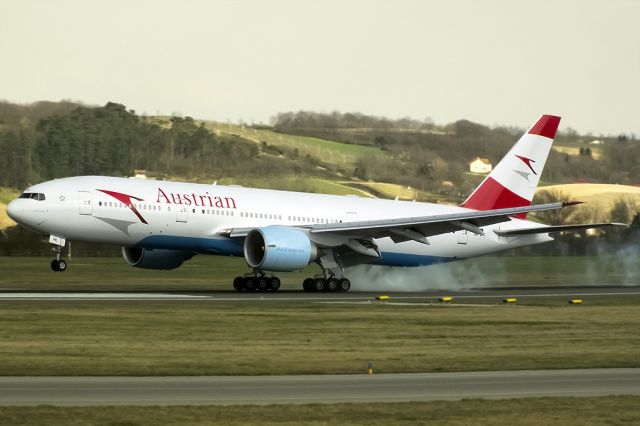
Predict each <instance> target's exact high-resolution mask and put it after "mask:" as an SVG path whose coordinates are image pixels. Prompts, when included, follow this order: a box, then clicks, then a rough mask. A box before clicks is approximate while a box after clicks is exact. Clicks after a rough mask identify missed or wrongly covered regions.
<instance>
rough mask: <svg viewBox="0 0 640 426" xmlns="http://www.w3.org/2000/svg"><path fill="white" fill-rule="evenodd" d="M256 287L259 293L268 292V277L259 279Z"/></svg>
mask: <svg viewBox="0 0 640 426" xmlns="http://www.w3.org/2000/svg"><path fill="white" fill-rule="evenodd" d="M256 287H257V288H258V291H268V290H269V279H268V278H267V277H258V279H257V283H256Z"/></svg>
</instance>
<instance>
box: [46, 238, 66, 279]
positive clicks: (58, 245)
mask: <svg viewBox="0 0 640 426" xmlns="http://www.w3.org/2000/svg"><path fill="white" fill-rule="evenodd" d="M49 242H50V243H51V244H53V247H52V248H51V251H53V252H54V253H55V254H56V258H55V259H53V260H52V261H51V269H52V270H53V271H55V272H64V271H66V270H67V262H66V261H65V260H64V259H62V248H63V247H64V245H65V243H66V240H65V239H64V238H61V237H56V236H54V235H51V236H50V237H49Z"/></svg>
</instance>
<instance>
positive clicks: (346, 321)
mask: <svg viewBox="0 0 640 426" xmlns="http://www.w3.org/2000/svg"><path fill="white" fill-rule="evenodd" d="M634 300H635V301H634ZM634 300H621V299H616V300H615V301H607V300H606V299H604V300H603V301H601V302H600V303H592V302H591V301H587V303H586V304H585V305H581V306H571V305H568V304H567V303H566V298H556V299H554V300H549V301H546V302H544V301H538V300H530V301H529V302H525V301H524V300H523V302H524V304H523V305H517V306H506V305H503V304H500V303H499V299H497V300H495V301H493V303H490V304H487V305H480V306H475V305H474V306H455V304H454V305H437V304H436V305H423V304H416V305H394V304H379V303H373V302H372V303H365V304H332V303H316V302H313V301H306V300H303V301H288V302H282V301H261V300H259V299H258V300H254V301H212V300H209V301H204V300H196V301H94V302H87V301H14V302H11V303H3V304H2V305H0V375H63V376H64V375H141V376H145V375H280V374H357V373H364V372H365V371H366V366H367V362H368V361H369V360H372V361H373V362H374V363H375V364H376V371H378V372H380V373H398V372H437V371H473V370H519V369H537V368H543V369H554V368H595V367H640V358H638V353H639V351H640V305H639V304H638V300H637V298H636V299H634Z"/></svg>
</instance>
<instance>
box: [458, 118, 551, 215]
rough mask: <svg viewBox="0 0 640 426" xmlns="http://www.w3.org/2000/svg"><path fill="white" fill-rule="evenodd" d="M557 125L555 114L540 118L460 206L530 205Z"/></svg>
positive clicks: (502, 206) (481, 207)
mask: <svg viewBox="0 0 640 426" xmlns="http://www.w3.org/2000/svg"><path fill="white" fill-rule="evenodd" d="M559 124H560V117H557V116H555V115H543V116H542V117H540V119H539V120H538V121H537V122H536V124H534V125H533V127H531V128H530V129H529V131H528V132H527V133H525V134H524V135H523V136H522V137H521V138H520V140H518V142H517V143H516V144H515V145H514V146H513V148H511V150H510V151H509V152H508V153H507V155H506V156H505V157H504V158H503V159H502V160H501V161H500V163H498V165H497V166H496V167H495V168H494V169H493V171H492V172H491V173H490V174H489V176H487V177H486V178H485V180H484V181H483V182H482V184H480V186H478V188H477V189H476V190H475V191H474V192H473V193H472V194H471V195H470V196H469V198H467V200H466V201H465V202H464V203H462V204H461V207H466V208H469V209H474V210H491V209H502V208H508V207H524V206H530V205H531V201H532V200H533V195H534V194H535V192H536V187H537V186H538V182H539V181H540V175H541V174H542V169H543V168H544V163H545V162H546V161H547V157H548V156H549V151H550V150H551V144H552V143H553V139H554V138H555V136H556V132H557V130H558V125H559ZM525 215H526V213H523V214H521V215H519V217H522V218H524V216H525Z"/></svg>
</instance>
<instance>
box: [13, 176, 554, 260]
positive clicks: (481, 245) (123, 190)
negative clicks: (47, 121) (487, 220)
mask: <svg viewBox="0 0 640 426" xmlns="http://www.w3.org/2000/svg"><path fill="white" fill-rule="evenodd" d="M26 192H29V193H41V194H44V198H45V199H44V200H37V199H17V200H14V201H12V202H11V204H10V206H9V213H10V214H11V215H12V216H15V217H16V219H17V220H18V221H19V222H20V223H22V224H23V225H26V226H28V227H30V228H32V229H34V230H36V231H37V232H40V233H42V234H50V235H54V236H58V237H62V238H65V239H67V240H76V241H87V242H96V243H108V244H116V245H121V246H127V247H133V246H136V247H141V248H148V249H171V250H182V251H189V252H194V253H201V254H217V255H232V256H242V255H243V246H242V241H237V240H234V239H232V238H227V237H224V236H223V234H224V231H225V230H229V229H233V228H260V227H265V226H269V225H283V226H289V227H302V228H304V227H310V226H311V225H314V224H324V223H340V222H342V223H346V222H359V221H367V220H379V219H392V218H409V217H422V216H429V215H436V214H447V213H457V212H465V211H469V210H468V209H464V208H461V207H456V206H448V205H438V204H430V203H418V202H408V201H395V200H382V199H371V198H360V197H353V196H336V195H323V194H309V193H299V192H286V191H275V190H263V189H250V188H242V187H233V186H221V185H203V184H193V183H179V182H170V181H156V180H140V179H126V178H114V177H103V176H82V177H72V178H64V179H57V180H53V181H49V182H44V183H41V184H38V185H34V186H32V187H31V188H28V189H27V190H26ZM129 196H130V198H127V197H129ZM536 226H541V227H542V226H544V225H541V224H537V223H535V222H530V221H526V220H519V219H512V220H511V221H509V222H503V223H499V224H496V225H491V226H486V227H484V228H483V231H484V235H480V234H476V233H472V232H469V231H466V230H460V231H457V232H452V233H447V234H442V235H436V236H432V237H429V243H430V244H428V245H427V244H422V243H419V242H415V241H406V242H401V243H397V244H396V243H394V242H393V241H392V240H391V239H390V238H382V239H378V240H376V244H377V245H378V247H379V249H380V254H381V255H380V257H379V258H378V259H377V260H374V261H373V262H372V263H376V264H381V265H390V266H422V265H428V264H432V263H439V262H446V261H451V260H455V259H463V258H469V257H474V256H479V255H483V254H487V253H492V252H498V251H502V250H506V249H510V248H514V247H520V246H525V245H532V244H538V243H542V242H546V241H551V240H552V238H551V237H549V236H548V234H544V233H543V234H534V235H523V236H520V237H509V238H504V237H499V236H498V235H496V234H495V233H494V232H493V230H497V229H501V230H508V229H509V230H510V229H518V228H531V227H536Z"/></svg>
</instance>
